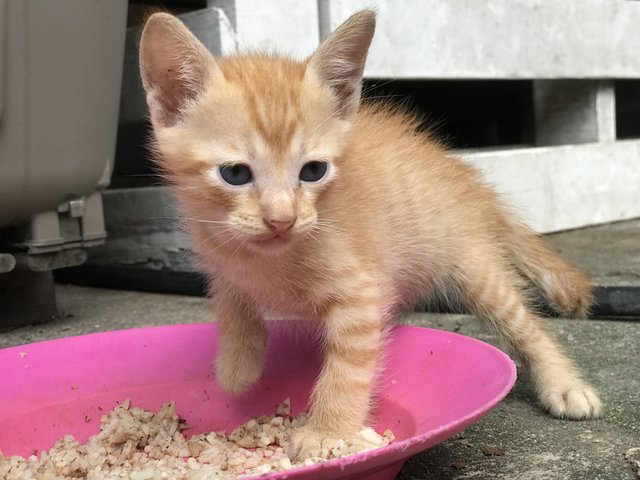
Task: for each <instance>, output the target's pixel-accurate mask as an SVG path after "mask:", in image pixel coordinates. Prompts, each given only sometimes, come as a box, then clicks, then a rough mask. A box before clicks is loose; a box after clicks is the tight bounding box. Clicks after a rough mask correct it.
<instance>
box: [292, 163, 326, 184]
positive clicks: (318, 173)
mask: <svg viewBox="0 0 640 480" xmlns="http://www.w3.org/2000/svg"><path fill="white" fill-rule="evenodd" d="M325 173H327V162H316V161H314V162H307V163H305V164H304V165H303V166H302V169H301V170H300V175H299V178H300V180H302V181H303V182H317V181H318V180H320V179H321V178H322V177H324V175H325Z"/></svg>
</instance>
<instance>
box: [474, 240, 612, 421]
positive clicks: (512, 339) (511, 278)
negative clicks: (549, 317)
mask: <svg viewBox="0 0 640 480" xmlns="http://www.w3.org/2000/svg"><path fill="white" fill-rule="evenodd" d="M484 253H485V254H484V255H483V254H481V252H476V254H475V255H473V256H472V257H470V258H469V261H468V262H467V263H466V268H465V269H464V271H463V272H462V277H463V280H462V282H461V284H462V285H461V286H462V292H464V293H463V294H462V297H463V299H464V300H465V301H466V303H467V305H468V307H469V308H470V309H471V310H472V311H473V313H475V314H476V315H477V316H478V317H480V318H481V319H482V320H484V321H485V322H486V323H487V324H488V325H489V326H490V327H491V328H493V329H494V330H496V331H497V332H498V333H500V335H501V336H502V337H503V338H504V339H505V340H507V342H508V343H509V344H510V345H511V346H512V347H513V349H514V350H515V352H516V354H517V355H518V356H519V357H520V358H521V359H522V360H523V362H524V363H525V365H526V366H527V367H528V369H529V372H530V374H531V378H532V381H533V384H534V388H535V391H536V394H537V396H538V399H539V400H540V402H541V403H542V405H543V406H544V408H546V409H547V410H548V411H549V412H550V413H551V414H552V415H554V416H556V417H566V418H571V419H585V418H593V417H597V416H599V414H600V412H601V409H602V404H601V402H600V400H599V398H598V396H597V394H596V393H595V391H594V390H593V388H592V387H591V386H590V385H588V384H587V383H585V382H584V381H583V380H582V379H581V377H580V374H579V372H578V370H577V369H576V367H575V366H574V364H573V362H572V361H571V360H570V359H569V358H568V357H567V356H566V355H565V353H564V352H563V351H562V349H561V348H560V347H559V345H558V344H557V343H556V341H555V340H554V339H553V337H552V336H551V334H550V333H549V331H548V330H547V329H546V327H545V324H544V320H543V319H542V318H540V317H539V316H538V315H536V314H535V313H533V312H532V311H530V310H529V309H528V308H527V306H526V299H525V296H524V294H523V293H522V288H521V280H520V278H519V276H518V275H517V274H516V273H514V272H513V271H512V270H511V268H510V266H509V265H508V264H507V262H505V261H504V259H502V258H501V257H500V256H499V255H496V254H493V255H492V254H489V255H487V254H486V253H487V252H484Z"/></svg>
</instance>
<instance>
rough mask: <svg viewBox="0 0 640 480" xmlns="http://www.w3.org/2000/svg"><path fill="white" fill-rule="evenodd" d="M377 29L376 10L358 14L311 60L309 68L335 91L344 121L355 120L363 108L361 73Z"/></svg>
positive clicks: (321, 47) (333, 35)
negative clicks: (361, 100)
mask: <svg viewBox="0 0 640 480" xmlns="http://www.w3.org/2000/svg"><path fill="white" fill-rule="evenodd" d="M375 28H376V14H375V12H374V11H373V10H362V11H360V12H358V13H355V14H354V15H352V16H351V17H349V19H347V21H346V22H344V23H343V24H342V25H340V26H339V27H338V28H337V29H336V30H335V31H334V32H333V33H332V34H331V35H329V37H328V38H327V39H326V40H325V41H324V42H323V43H322V45H320V47H318V50H316V52H315V53H314V54H313V55H312V56H311V58H310V59H309V64H308V68H309V69H311V70H312V71H313V72H315V74H316V75H317V76H318V77H319V78H320V81H321V82H322V83H323V84H324V85H326V86H328V87H329V88H330V89H331V90H332V92H333V93H334V95H335V97H336V100H337V103H338V114H339V115H340V117H342V118H344V119H345V120H353V118H354V117H355V115H356V113H357V111H358V107H359V106H360V91H361V89H362V73H363V71H364V64H365V61H366V59H367V52H368V50H369V45H370V44H371V39H372V38H373V32H374V31H375Z"/></svg>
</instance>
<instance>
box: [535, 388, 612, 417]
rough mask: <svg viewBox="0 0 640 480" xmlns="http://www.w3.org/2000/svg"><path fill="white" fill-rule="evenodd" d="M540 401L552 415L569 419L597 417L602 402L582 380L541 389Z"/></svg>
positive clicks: (600, 410)
mask: <svg viewBox="0 0 640 480" xmlns="http://www.w3.org/2000/svg"><path fill="white" fill-rule="evenodd" d="M540 402H541V403H542V405H543V406H544V407H545V408H546V409H547V410H549V413H551V415H553V416H554V417H559V418H568V419H571V420H586V419H590V418H597V417H599V416H600V415H601V413H602V402H601V401H600V399H599V398H598V395H597V394H596V392H595V391H594V389H593V388H592V387H591V386H590V385H587V384H586V383H584V382H582V381H576V382H573V383H571V384H569V385H564V386H556V387H552V388H547V389H545V390H543V391H542V392H541V394H540Z"/></svg>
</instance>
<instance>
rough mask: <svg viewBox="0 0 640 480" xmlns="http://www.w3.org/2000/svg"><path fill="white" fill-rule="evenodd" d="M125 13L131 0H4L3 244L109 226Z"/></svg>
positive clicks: (39, 246) (37, 247) (0, 40)
mask: <svg viewBox="0 0 640 480" xmlns="http://www.w3.org/2000/svg"><path fill="white" fill-rule="evenodd" d="M126 16H127V0H91V1H88V0H0V228H2V229H1V230H0V242H1V245H0V251H1V250H2V249H3V248H4V249H5V250H6V248H7V245H10V246H18V247H25V248H26V249H27V250H28V252H29V253H31V254H38V253H43V252H55V251H59V250H61V249H66V248H73V247H79V246H80V247H82V246H88V245H91V244H95V243H99V242H100V241H102V240H103V239H104V237H105V236H106V233H105V231H104V221H103V217H102V202H101V197H100V193H99V190H101V189H103V188H104V187H106V186H107V185H108V183H109V179H110V172H111V166H112V164H113V157H114V152H115V142H116V133H117V123H118V106H119V98H120V84H121V77H122V65H123V57H124V42H125V31H126ZM97 192H98V193H97ZM3 227H4V228H3ZM6 227H12V228H6ZM52 266H54V267H55V265H53V264H52Z"/></svg>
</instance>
